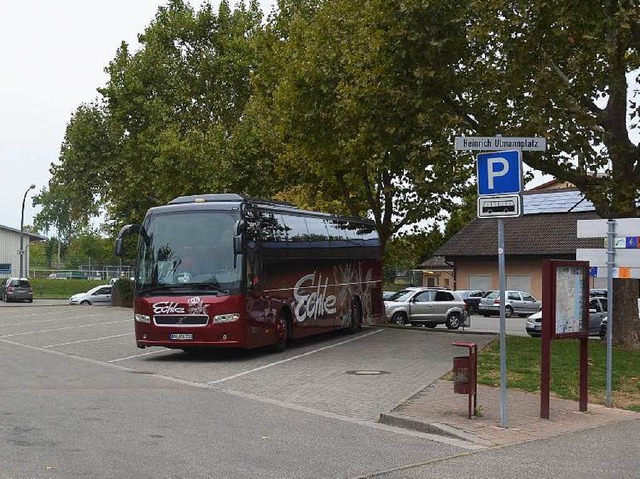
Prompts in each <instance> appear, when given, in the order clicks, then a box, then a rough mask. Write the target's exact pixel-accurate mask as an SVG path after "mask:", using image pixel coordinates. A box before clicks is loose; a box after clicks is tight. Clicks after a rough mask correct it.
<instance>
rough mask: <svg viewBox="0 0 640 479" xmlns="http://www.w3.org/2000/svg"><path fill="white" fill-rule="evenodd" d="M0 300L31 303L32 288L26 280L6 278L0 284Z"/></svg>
mask: <svg viewBox="0 0 640 479" xmlns="http://www.w3.org/2000/svg"><path fill="white" fill-rule="evenodd" d="M0 299H2V300H3V301H5V302H7V303H8V302H9V301H28V302H29V303H33V288H32V287H31V283H30V282H29V280H28V279H27V278H6V279H5V280H4V281H2V284H0Z"/></svg>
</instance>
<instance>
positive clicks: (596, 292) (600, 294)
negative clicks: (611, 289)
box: [589, 289, 607, 298]
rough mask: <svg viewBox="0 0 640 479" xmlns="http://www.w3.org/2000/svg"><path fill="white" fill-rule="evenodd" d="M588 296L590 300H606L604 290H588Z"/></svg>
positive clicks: (605, 291)
mask: <svg viewBox="0 0 640 479" xmlns="http://www.w3.org/2000/svg"><path fill="white" fill-rule="evenodd" d="M589 296H590V297H592V298H606V297H607V290H606V289H590V290H589Z"/></svg>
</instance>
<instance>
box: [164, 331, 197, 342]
mask: <svg viewBox="0 0 640 479" xmlns="http://www.w3.org/2000/svg"><path fill="white" fill-rule="evenodd" d="M169 339H173V340H176V341H186V340H189V339H193V334H191V333H171V335H170V336H169Z"/></svg>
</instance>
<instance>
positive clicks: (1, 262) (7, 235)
mask: <svg viewBox="0 0 640 479" xmlns="http://www.w3.org/2000/svg"><path fill="white" fill-rule="evenodd" d="M46 240H47V238H45V237H44V236H40V235H37V234H33V233H27V232H26V231H25V232H24V234H23V236H22V246H23V249H24V260H23V266H22V267H23V270H24V272H23V275H24V276H26V275H27V272H28V271H29V250H30V249H31V248H29V245H31V244H32V243H34V242H38V241H46ZM19 275H20V230H16V229H13V228H9V227H8V226H2V225H0V278H9V277H14V276H19Z"/></svg>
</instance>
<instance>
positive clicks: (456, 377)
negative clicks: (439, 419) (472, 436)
mask: <svg viewBox="0 0 640 479" xmlns="http://www.w3.org/2000/svg"><path fill="white" fill-rule="evenodd" d="M451 344H452V345H453V346H461V347H465V348H469V356H456V357H454V358H453V392H454V393H456V394H468V395H469V419H471V416H472V414H473V412H474V411H475V410H476V408H477V389H478V387H477V385H478V346H477V344H476V343H470V342H464V341H454V342H453V343H451ZM472 399H473V408H472V405H471V403H472V401H471V400H472Z"/></svg>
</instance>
